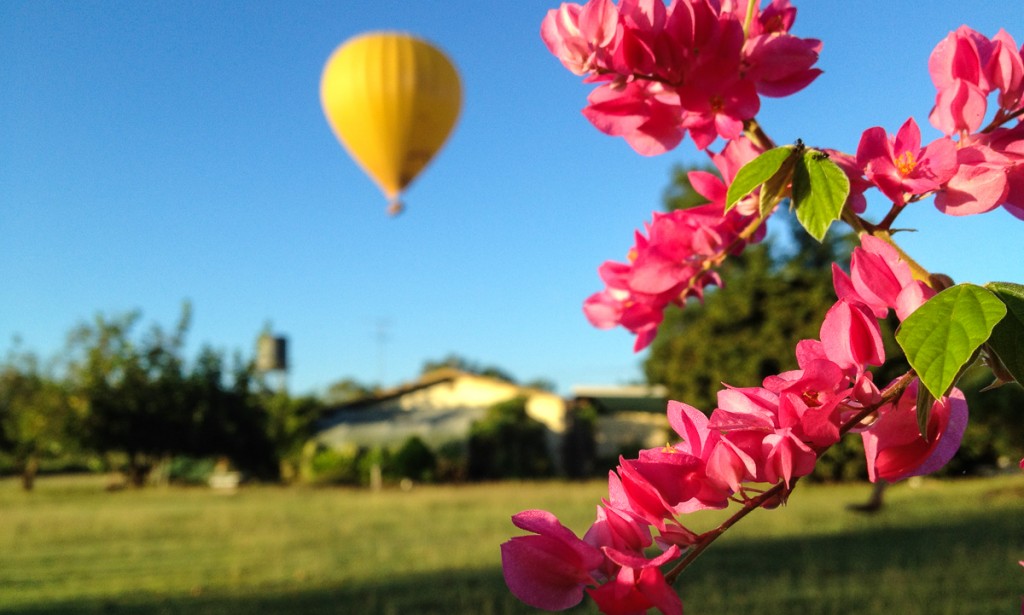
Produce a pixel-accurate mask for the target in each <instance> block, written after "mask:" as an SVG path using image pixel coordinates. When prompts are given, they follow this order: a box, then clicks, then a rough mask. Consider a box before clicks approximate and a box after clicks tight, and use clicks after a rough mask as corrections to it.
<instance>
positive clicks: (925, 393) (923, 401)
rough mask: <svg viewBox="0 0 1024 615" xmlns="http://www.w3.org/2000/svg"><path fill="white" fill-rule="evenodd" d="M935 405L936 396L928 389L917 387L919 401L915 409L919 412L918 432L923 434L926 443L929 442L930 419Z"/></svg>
mask: <svg viewBox="0 0 1024 615" xmlns="http://www.w3.org/2000/svg"><path fill="white" fill-rule="evenodd" d="M933 405H935V396H934V395H932V392H931V391H929V390H928V388H927V387H922V386H919V387H917V401H916V403H915V405H914V409H915V410H916V411H917V431H918V432H920V433H921V437H922V438H924V441H925V442H927V441H928V419H929V418H931V414H932V406H933Z"/></svg>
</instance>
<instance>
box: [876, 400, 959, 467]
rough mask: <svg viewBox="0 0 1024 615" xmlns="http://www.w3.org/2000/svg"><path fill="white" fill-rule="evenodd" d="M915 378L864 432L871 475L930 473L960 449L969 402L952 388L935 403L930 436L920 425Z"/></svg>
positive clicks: (930, 423) (930, 422) (929, 429)
mask: <svg viewBox="0 0 1024 615" xmlns="http://www.w3.org/2000/svg"><path fill="white" fill-rule="evenodd" d="M918 386H919V384H918V381H917V380H914V382H912V383H911V384H910V386H908V387H907V390H906V391H904V393H903V395H902V396H901V397H900V399H899V400H898V401H897V402H896V403H895V404H889V405H887V406H883V407H882V408H879V411H878V414H879V416H878V419H877V420H876V421H875V422H874V423H872V424H871V426H870V427H868V428H867V429H865V430H864V431H862V432H861V438H862V439H863V440H864V453H865V455H866V456H867V461H868V477H869V478H870V479H871V481H872V482H875V481H877V480H886V481H890V482H892V481H897V480H900V479H903V478H908V477H910V476H920V475H924V474H930V473H932V472H935V471H936V470H938V469H940V468H942V466H944V465H946V463H947V462H949V460H950V459H952V458H953V455H954V454H956V451H957V449H959V448H960V440H961V439H962V438H963V435H964V430H965V429H966V427H967V402H966V400H965V399H964V396H963V393H961V392H960V391H958V390H957V389H953V391H952V392H951V393H950V395H949V397H943V398H942V399H940V400H938V401H936V402H935V403H934V405H933V406H932V410H931V415H930V416H929V419H928V430H927V431H928V437H927V439H925V438H923V437H922V436H921V433H920V431H919V430H918V425H917V411H916V399H917V387H918Z"/></svg>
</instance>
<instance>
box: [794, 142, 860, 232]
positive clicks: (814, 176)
mask: <svg viewBox="0 0 1024 615" xmlns="http://www.w3.org/2000/svg"><path fill="white" fill-rule="evenodd" d="M849 194H850V180H849V178H847V177H846V173H844V172H843V170H842V169H841V168H839V165H837V164H836V163H834V162H832V161H831V160H829V159H828V156H827V155H825V154H824V153H822V152H819V151H817V150H808V151H806V152H804V155H803V156H802V157H801V158H800V160H799V161H798V162H797V165H796V169H794V171H793V206H794V207H796V219H797V220H799V221H800V224H802V225H803V227H804V228H805V229H807V232H808V233H810V235H811V237H814V238H815V239H817V240H818V241H821V240H822V239H824V238H825V233H826V232H828V227H829V226H831V224H832V223H833V222H834V221H836V220H838V219H839V216H840V214H842V212H843V205H844V204H845V203H846V197H847V196H848V195H849Z"/></svg>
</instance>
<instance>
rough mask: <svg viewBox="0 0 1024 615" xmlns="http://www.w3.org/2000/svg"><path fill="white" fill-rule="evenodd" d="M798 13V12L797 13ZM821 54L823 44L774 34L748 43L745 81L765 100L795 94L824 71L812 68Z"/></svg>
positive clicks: (750, 40) (749, 40) (754, 37)
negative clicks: (749, 82)
mask: <svg viewBox="0 0 1024 615" xmlns="http://www.w3.org/2000/svg"><path fill="white" fill-rule="evenodd" d="M794 10H795V9H794ZM820 53H821V41H819V40H817V39H813V38H797V37H795V36H784V35H780V34H779V33H778V32H771V33H768V34H762V35H759V36H753V37H751V38H749V39H747V41H746V43H744V45H743V57H744V60H745V62H746V64H747V66H748V68H747V72H746V77H747V78H748V79H750V80H751V81H753V82H754V83H755V84H756V86H757V91H758V93H760V94H762V95H764V96H772V97H776V98H778V97H782V96H789V95H790V94H795V93H796V92H799V91H800V90H802V89H804V88H805V87H807V86H808V85H810V84H811V82H812V81H814V80H815V79H817V78H818V75H820V74H821V73H822V72H823V71H822V70H821V69H820V68H811V67H812V66H814V64H815V63H816V62H817V61H818V54H820Z"/></svg>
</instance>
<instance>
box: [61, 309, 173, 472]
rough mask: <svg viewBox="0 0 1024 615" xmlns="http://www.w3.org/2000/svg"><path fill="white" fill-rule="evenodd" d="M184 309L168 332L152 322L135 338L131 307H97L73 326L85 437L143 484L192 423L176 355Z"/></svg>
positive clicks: (74, 369)
mask: <svg viewBox="0 0 1024 615" xmlns="http://www.w3.org/2000/svg"><path fill="white" fill-rule="evenodd" d="M189 316H190V313H189V309H188V307H187V306H186V307H185V308H184V309H183V310H182V316H181V319H180V320H179V322H178V325H177V327H176V328H175V330H174V332H173V333H172V334H171V335H167V334H165V333H164V331H163V330H162V329H160V327H159V326H156V325H154V326H153V328H152V329H151V331H150V333H149V335H148V336H146V337H144V338H142V339H141V340H136V339H134V336H133V335H132V333H133V329H134V328H135V326H136V323H137V322H138V320H139V314H138V313H137V312H134V313H129V314H125V315H121V316H117V317H114V318H107V317H104V316H103V315H98V316H97V317H96V318H95V320H94V321H93V323H91V324H88V323H86V324H82V325H80V326H78V327H77V328H76V329H75V330H73V331H72V333H71V335H70V346H71V350H72V353H73V357H74V358H73V359H72V362H71V377H72V381H73V387H74V390H75V393H76V394H77V395H78V396H79V397H80V398H81V399H83V400H84V402H85V404H86V412H85V417H84V436H85V443H86V445H87V446H90V447H91V448H93V449H94V450H96V451H98V452H100V453H104V454H110V453H115V452H116V453H122V454H124V455H125V457H126V459H127V475H128V479H129V481H130V482H131V483H132V484H133V485H136V486H140V485H142V484H143V483H144V482H145V480H146V478H147V476H148V475H149V472H150V470H151V469H152V467H153V465H154V464H155V463H156V461H157V460H158V459H160V458H161V457H163V456H165V455H168V454H170V453H172V452H177V451H179V450H181V447H182V443H183V442H186V441H187V440H188V436H187V430H188V427H189V424H190V420H189V419H190V417H189V416H188V411H187V405H188V401H189V400H188V399H187V397H186V396H185V372H184V365H183V363H184V361H183V358H182V355H181V350H182V346H183V344H184V336H185V332H186V331H187V329H188V323H189Z"/></svg>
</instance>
